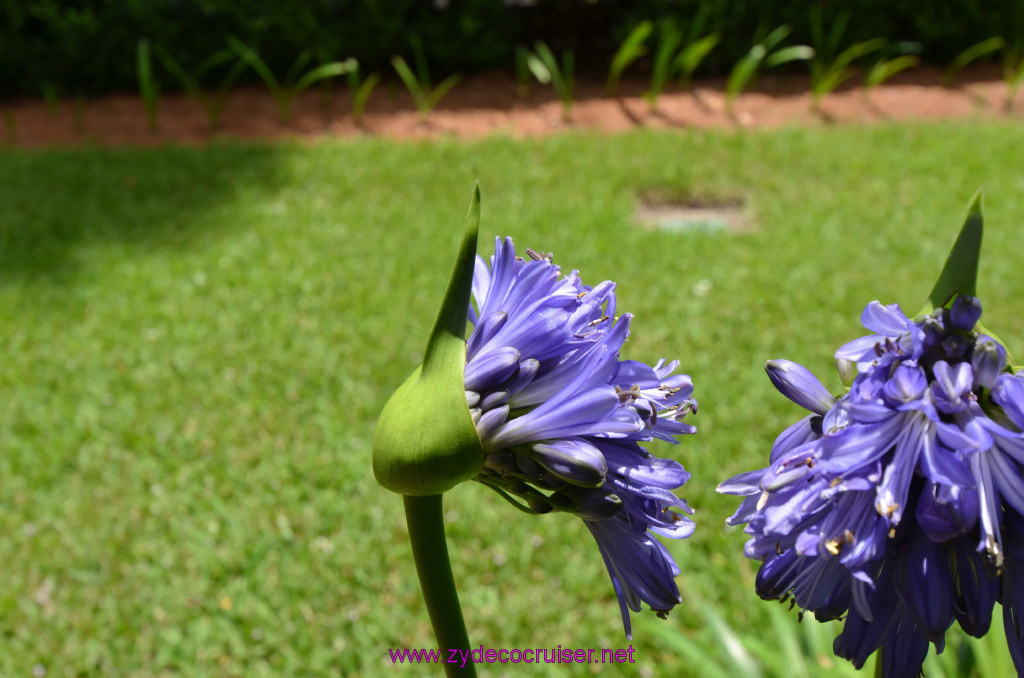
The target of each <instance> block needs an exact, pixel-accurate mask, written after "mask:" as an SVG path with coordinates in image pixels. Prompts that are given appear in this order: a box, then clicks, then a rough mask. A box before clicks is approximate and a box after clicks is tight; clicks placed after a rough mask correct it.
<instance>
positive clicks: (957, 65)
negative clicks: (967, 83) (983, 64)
mask: <svg viewBox="0 0 1024 678" xmlns="http://www.w3.org/2000/svg"><path fill="white" fill-rule="evenodd" d="M1005 45H1006V41H1005V40H1003V39H1002V38H1001V37H999V36H996V37H994V38H989V39H988V40H982V41H981V42H979V43H977V44H974V45H971V46H970V47H968V48H967V49H965V50H964V51H962V52H960V53H959V54H957V55H956V56H955V57H954V58H953V62H952V63H951V64H950V65H949V68H947V69H946V75H945V77H944V78H943V83H944V84H945V85H946V86H947V87H948V86H950V85H952V84H953V79H954V78H955V77H956V74H957V73H959V72H960V71H961V70H963V68H964V67H965V66H966V65H967V64H969V63H971V62H972V61H974V60H975V59H980V58H981V57H983V56H985V55H987V54H991V53H992V52H998V51H999V50H1001V49H1002V48H1003V47H1004V46H1005Z"/></svg>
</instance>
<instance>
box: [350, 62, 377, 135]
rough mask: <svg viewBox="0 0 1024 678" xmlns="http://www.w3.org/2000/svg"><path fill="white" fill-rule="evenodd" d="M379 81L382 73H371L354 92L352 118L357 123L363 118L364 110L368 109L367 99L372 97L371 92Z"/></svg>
mask: <svg viewBox="0 0 1024 678" xmlns="http://www.w3.org/2000/svg"><path fill="white" fill-rule="evenodd" d="M379 82H380V75H378V74H377V73H371V74H370V75H369V76H367V78H366V80H364V81H363V82H362V84H360V85H359V87H358V88H356V91H355V92H354V93H353V94H352V119H353V120H355V123H356V124H357V125H358V124H360V123H361V122H362V120H363V111H364V110H365V109H366V101H367V100H368V99H369V98H370V92H372V91H373V88H374V87H376V86H377V83H379Z"/></svg>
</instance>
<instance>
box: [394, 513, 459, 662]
mask: <svg viewBox="0 0 1024 678" xmlns="http://www.w3.org/2000/svg"><path fill="white" fill-rule="evenodd" d="M403 499H405V519H406V522H407V523H408V525H409V541H410V542H412V556H413V559H414V560H415V561H416V573H417V574H418V575H419V577H420V588H421V589H422V590H423V599H424V600H425V601H426V603H427V611H428V612H429V613H430V623H431V625H432V626H433V627H434V635H435V636H436V637H437V644H438V648H440V650H441V656H442V658H443V659H447V658H448V650H449V649H450V648H458V649H460V650H463V651H464V652H465V651H467V650H469V648H470V645H469V635H468V634H467V633H466V623H465V621H463V619H462V608H460V607H459V593H458V591H456V590H455V579H454V577H453V576H452V565H451V561H449V559H448V543H447V542H446V541H445V536H444V512H443V511H442V508H441V495H440V494H432V495H428V496H425V497H414V496H409V495H405V496H404V497H403ZM460 664H461V662H460V663H455V664H448V663H446V664H445V665H444V668H445V673H446V674H447V675H448V678H475V677H476V667H475V666H474V664H473V662H472V661H467V662H466V665H465V666H461V665H460Z"/></svg>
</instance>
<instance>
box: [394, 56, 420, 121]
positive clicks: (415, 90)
mask: <svg viewBox="0 0 1024 678" xmlns="http://www.w3.org/2000/svg"><path fill="white" fill-rule="evenodd" d="M391 65H392V66H393V67H394V69H395V72H396V73H398V77H399V78H401V79H402V82H403V83H405V88H406V89H408V90H409V94H411V95H412V98H413V101H414V102H415V103H416V110H418V111H422V110H423V103H424V100H425V98H426V95H425V94H424V93H423V88H422V87H421V86H420V83H419V81H418V80H416V76H415V75H413V73H412V69H411V68H409V64H407V63H405V59H403V58H402V57H400V56H397V55H395V56H393V57H391Z"/></svg>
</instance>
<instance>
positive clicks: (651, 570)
mask: <svg viewBox="0 0 1024 678" xmlns="http://www.w3.org/2000/svg"><path fill="white" fill-rule="evenodd" d="M526 254H527V255H528V258H526V259H522V258H519V257H517V256H516V252H515V249H514V247H513V245H512V240H511V239H509V238H506V239H505V240H501V239H500V238H499V239H497V240H496V243H495V252H494V256H493V257H491V261H490V265H489V266H488V264H487V263H486V262H485V261H484V260H483V259H482V258H478V259H477V266H476V272H475V275H474V278H473V299H474V301H475V307H471V308H470V309H469V319H470V321H471V322H472V323H473V325H474V328H473V332H472V334H471V335H470V337H469V339H468V341H467V343H466V369H465V373H464V374H465V377H464V386H465V389H466V402H467V403H468V405H469V407H470V414H471V415H472V418H473V421H474V423H475V425H476V429H477V434H478V435H479V437H480V441H481V444H482V446H483V449H484V454H485V457H484V467H483V470H482V471H481V472H480V474H479V475H478V476H477V478H476V480H477V481H479V482H481V483H483V484H485V485H487V486H489V487H491V488H493V489H494V490H496V491H497V492H498V493H499V494H501V495H502V496H503V497H504V498H506V499H508V500H509V501H511V502H513V503H514V504H516V505H517V506H518V507H519V508H522V509H524V510H527V511H529V512H534V513H547V512H550V511H568V512H572V513H575V514H576V515H578V516H579V517H580V518H582V519H583V521H584V522H585V524H586V525H587V527H588V528H589V529H590V532H591V534H593V535H594V539H595V540H596V541H597V545H598V549H599V550H600V552H601V555H602V557H603V558H604V561H605V565H606V566H607V568H608V573H609V575H610V576H611V580H612V586H613V588H614V590H615V593H616V595H617V597H618V599H619V607H620V609H621V612H622V620H623V625H624V627H625V630H626V635H627V636H631V631H630V622H629V613H628V610H633V611H634V612H639V611H640V609H641V603H646V604H647V605H649V606H650V607H651V608H652V609H654V610H655V611H657V612H658V613H659V615H663V614H665V613H667V612H668V611H669V610H670V609H672V607H674V606H675V605H676V604H678V603H679V602H680V600H681V599H680V596H679V589H678V587H677V586H676V583H675V576H676V575H678V574H679V568H678V567H677V566H676V563H675V561H674V560H673V559H672V556H671V555H670V554H669V552H668V551H667V550H666V549H665V547H664V546H663V545H662V544H661V543H660V542H659V541H658V540H657V539H655V538H654V536H653V535H660V536H663V537H670V538H683V537H688V536H689V535H690V534H691V533H692V532H693V522H692V521H691V520H690V519H689V518H688V517H687V516H686V515H685V514H688V513H692V511H691V510H690V509H689V507H688V506H687V505H686V503H685V502H684V501H682V500H681V499H679V498H678V497H677V496H676V495H675V494H674V493H673V490H675V489H676V488H678V487H680V486H681V485H683V483H685V482H686V481H687V479H688V478H689V474H688V473H687V472H686V471H685V470H684V469H683V467H682V466H681V465H680V464H679V463H678V462H675V461H671V460H669V459H661V458H659V457H655V456H653V455H651V454H650V453H649V452H647V450H645V449H644V447H643V446H642V443H645V442H648V441H651V440H654V439H656V438H657V439H660V440H666V441H669V442H676V440H675V439H676V438H677V437H678V436H680V435H683V434H689V433H693V432H694V431H695V429H694V428H693V426H691V425H690V424H688V423H686V422H685V421H684V419H685V417H686V415H687V414H690V413H691V412H696V411H697V403H696V401H695V400H694V399H693V397H692V395H693V384H692V382H691V381H690V378H689V377H688V376H686V375H680V374H673V372H674V371H675V369H676V368H677V366H678V363H677V362H675V361H673V362H669V363H666V362H664V361H659V362H658V363H657V364H655V365H653V366H650V365H647V364H644V363H641V362H637V361H632V360H620V358H619V352H620V350H621V349H622V345H623V343H624V342H625V340H626V337H627V336H628V334H629V325H630V321H631V319H632V316H630V315H629V314H622V315H621V316H619V317H615V293H614V289H615V285H614V283H612V282H609V281H606V282H602V283H600V284H599V285H596V286H594V287H589V286H587V285H584V284H583V283H582V281H581V280H580V279H579V276H578V275H577V273H576V272H575V271H573V272H572V273H570V274H569V275H566V276H563V275H562V274H561V271H560V269H559V267H558V266H555V265H554V264H553V263H552V262H551V256H550V255H541V254H538V253H537V252H534V251H533V250H530V249H527V250H526Z"/></svg>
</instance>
